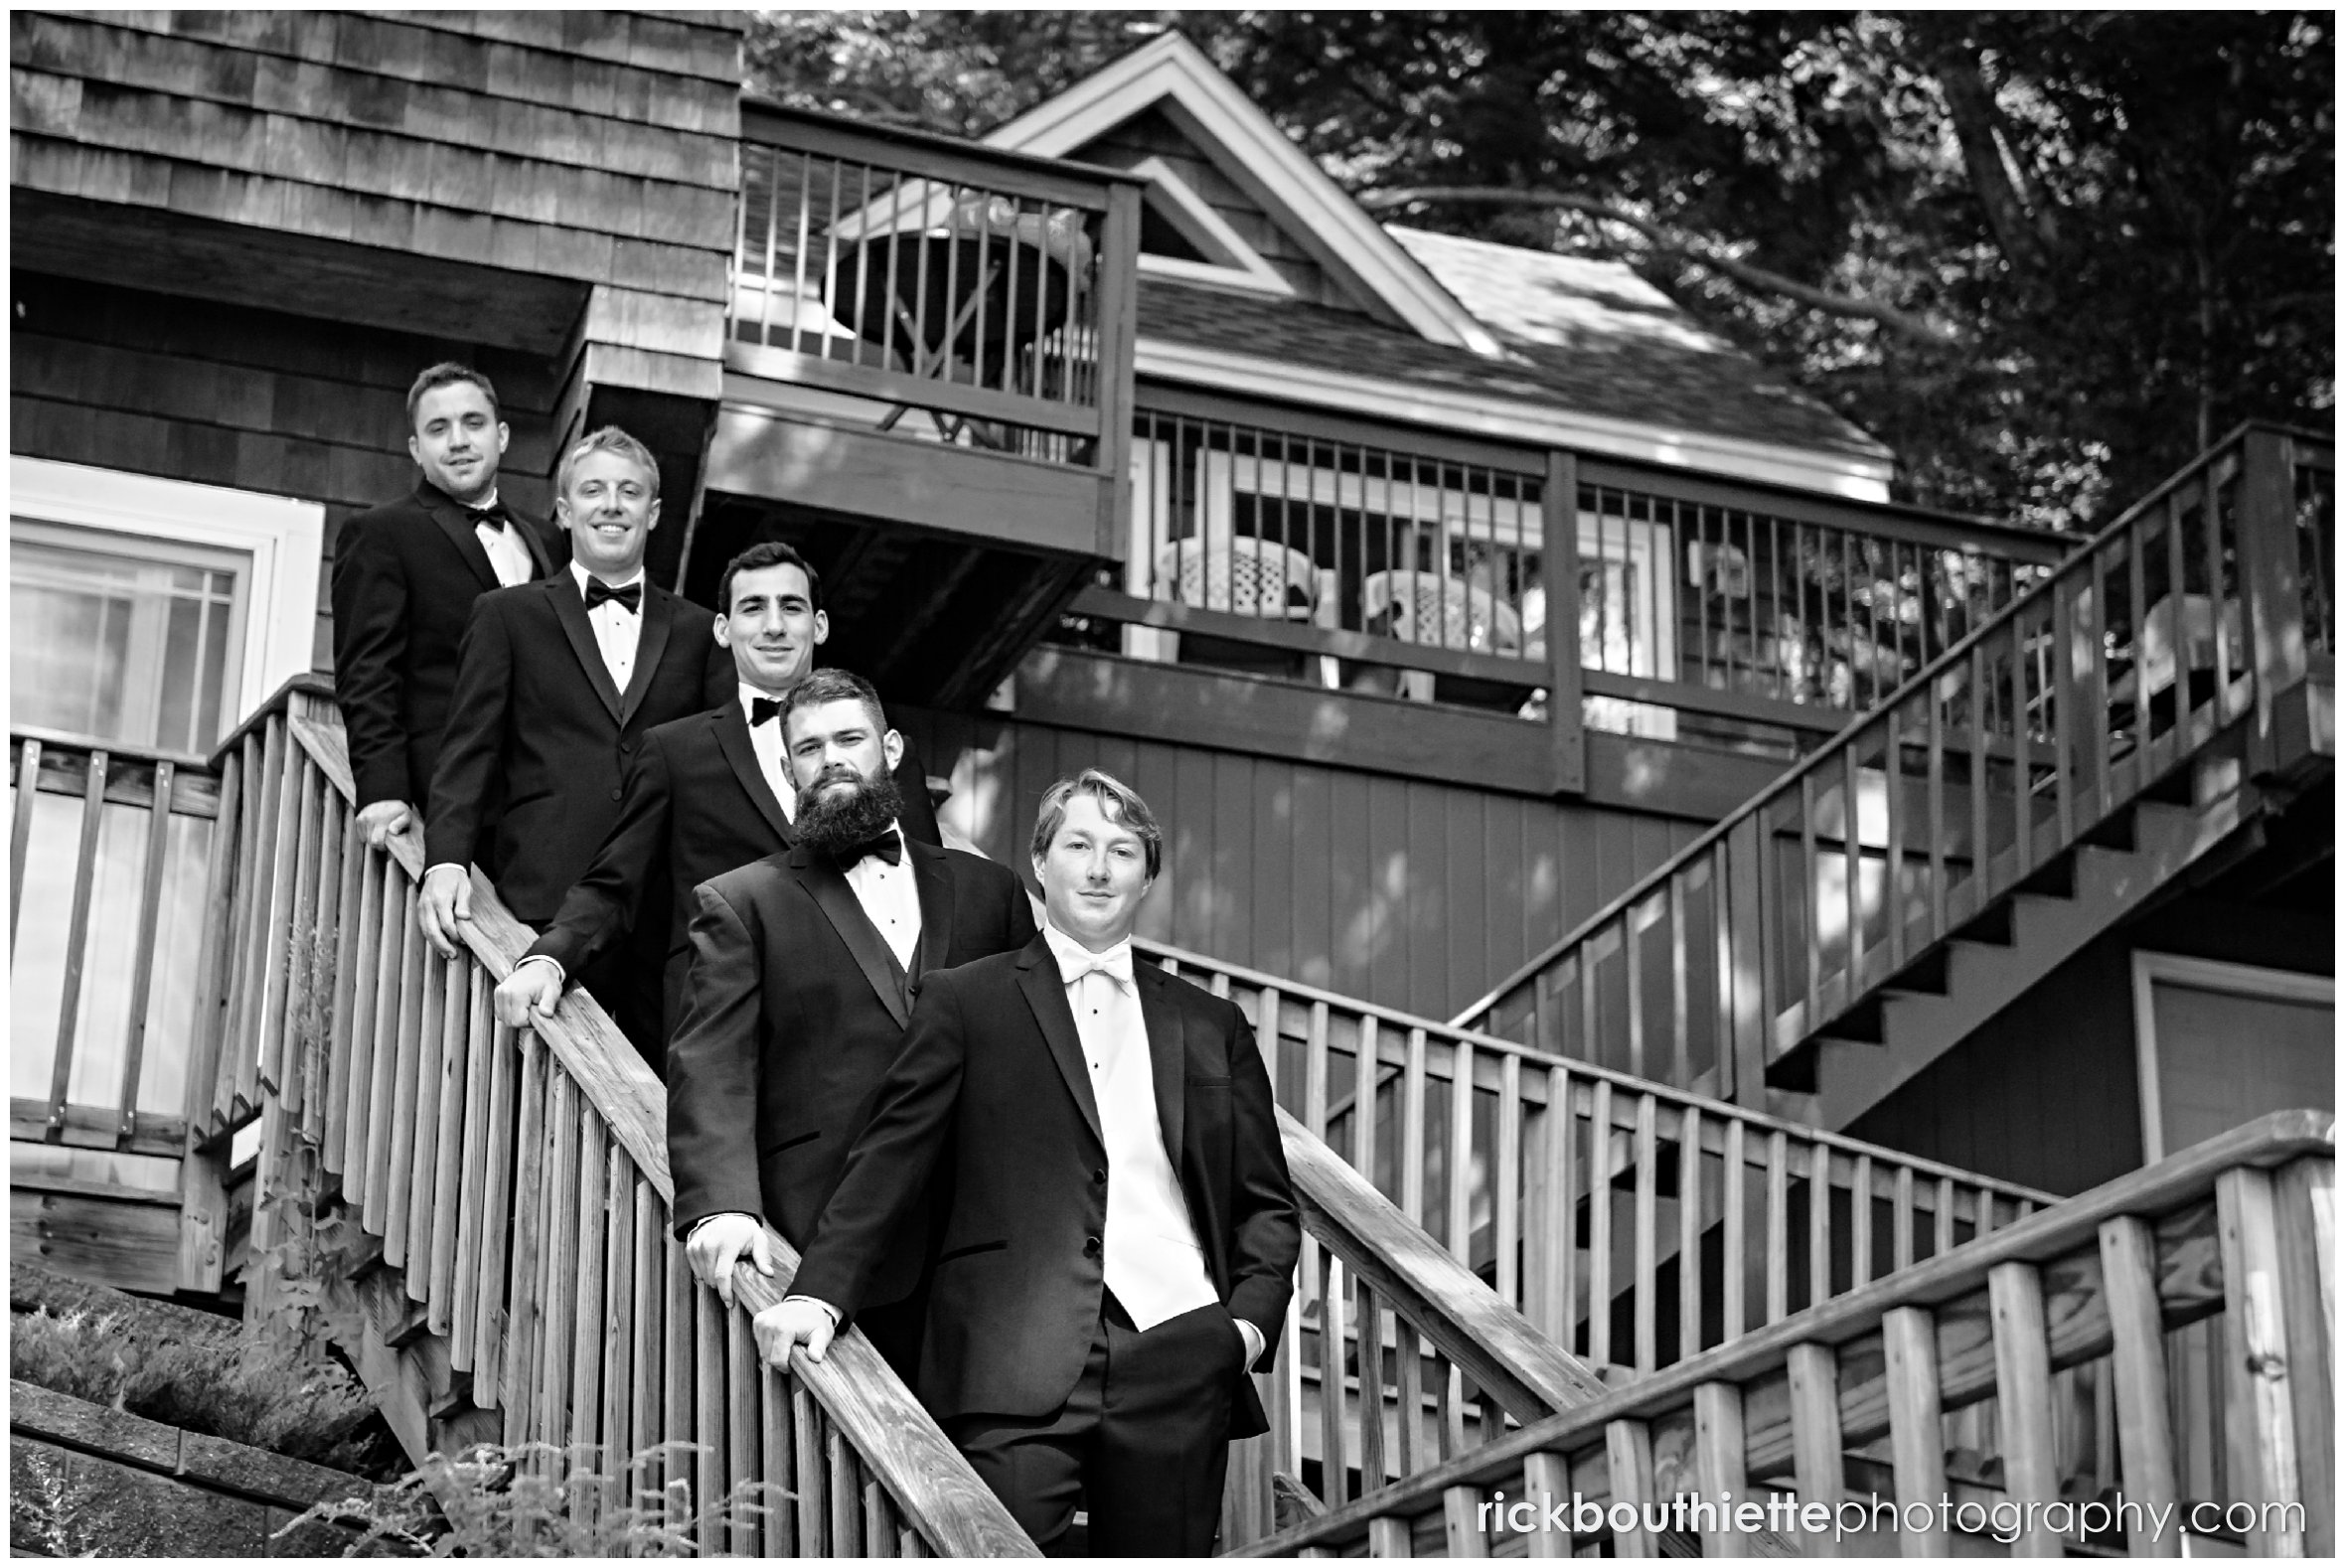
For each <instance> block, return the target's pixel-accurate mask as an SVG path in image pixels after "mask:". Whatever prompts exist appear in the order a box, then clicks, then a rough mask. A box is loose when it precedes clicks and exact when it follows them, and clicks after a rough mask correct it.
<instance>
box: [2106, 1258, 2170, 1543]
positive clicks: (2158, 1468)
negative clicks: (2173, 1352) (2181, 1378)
mask: <svg viewBox="0 0 2345 1568" xmlns="http://www.w3.org/2000/svg"><path fill="white" fill-rule="evenodd" d="M2101 1279H2102V1288H2103V1292H2104V1294H2105V1296H2106V1298H2107V1300H2108V1303H2109V1333H2110V1380H2111V1383H2112V1384H2113V1385H2114V1391H2115V1394H2116V1403H2117V1457H2118V1461H2119V1471H2120V1474H2122V1476H2123V1477H2124V1483H2125V1500H2126V1501H2127V1502H2138V1503H2140V1504H2141V1506H2142V1508H2143V1509H2144V1511H2145V1513H2147V1514H2148V1515H2151V1516H2156V1517H2165V1516H2167V1515H2168V1514H2170V1513H2171V1512H2172V1511H2173V1510H2174V1508H2175V1506H2176V1504H2177V1503H2178V1502H2179V1500H2180V1497H2181V1488H2180V1487H2179V1486H2178V1485H2177V1484H2176V1478H2175V1473H2174V1434H2173V1432H2172V1430H2171V1429H2170V1428H2169V1427H2168V1426H2167V1423H2168V1422H2169V1421H2170V1420H2172V1419H2173V1418H2172V1415H2171V1407H2170V1406H2169V1405H2168V1403H2167V1393H2166V1347H2165V1324H2164V1321H2163V1318H2162V1315H2161V1314H2160V1312H2159V1310H2158V1288H2157V1233H2156V1231H2154V1230H2153V1229H2151V1227H2150V1224H2149V1221H2147V1220H2145V1219H2137V1218H2134V1217H2133V1216H2131V1215H2119V1216H2117V1217H2116V1218H2113V1219H2108V1220H2104V1221H2103V1222H2102V1225H2101ZM2125 1544H2126V1546H2127V1548H2128V1549H2129V1550H2130V1552H2131V1555H2133V1556H2135V1557H2179V1556H2181V1555H2182V1526H2181V1523H2180V1521H2179V1520H2177V1521H2176V1522H2175V1524H2174V1525H2173V1526H2172V1527H2170V1528H2168V1529H2166V1530H2164V1531H2162V1532H2160V1533H2158V1534H2156V1535H2154V1536H2153V1535H2149V1534H2147V1533H2146V1532H2143V1533H2140V1534H2136V1535H2129V1536H2128V1539H2127V1540H2126V1543H2125Z"/></svg>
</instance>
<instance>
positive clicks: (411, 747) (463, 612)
mask: <svg viewBox="0 0 2345 1568" xmlns="http://www.w3.org/2000/svg"><path fill="white" fill-rule="evenodd" d="M407 430H408V434H407V455H409V456H410V457H412V458H414V460H415V466H416V468H418V469H420V470H421V475H420V477H418V478H417V479H416V481H415V489H414V492H413V493H412V494H410V495H406V496H402V497H401V498H399V499H398V500H396V501H392V502H389V503H387V504H386V505H383V506H379V507H376V508H373V509H372V510H370V511H366V512H361V513H360V514H358V516H356V517H354V518H352V519H350V521H348V522H347V523H345V524H343V525H342V532H341V533H340V534H339V535H338V536H336V538H335V542H334V572H333V585H332V597H333V604H334V698H335V701H336V702H337V703H338V704H340V705H341V707H342V729H343V734H344V735H345V737H346V738H347V740H348V742H349V746H350V771H351V779H352V782H353V783H354V784H355V785H356V786H357V788H358V805H359V827H360V830H361V831H362V832H364V833H365V834H366V836H367V842H368V843H369V844H372V845H376V846H378V847H380V846H381V845H383V844H384V843H386V842H387V841H388V840H390V839H391V837H393V836H394V835H397V834H400V833H403V832H405V831H406V829H407V826H408V824H409V823H410V822H412V823H414V824H416V825H418V826H420V824H421V822H422V809H421V808H422V807H423V804H424V801H425V798H426V795H427V793H428V792H429V790H430V787H431V773H432V767H433V764H434V763H435V762H436V760H437V759H438V756H439V742H440V729H441V726H442V725H443V724H445V723H446V722H447V717H448V697H449V694H450V692H452V691H453V690H454V688H455V684H456V649H457V645H458V644H459V643H460V642H461V640H462V639H463V636H464V623H465V621H466V619H467V618H468V617H469V616H470V614H471V613H472V601H473V600H474V599H475V598H477V597H479V596H480V595H481V594H483V593H486V592H489V591H491V590H493V589H496V588H499V587H507V588H510V587H514V586H516V585H518V584H520V583H524V582H530V581H533V580H535V579H537V578H540V577H543V576H545V575H546V574H547V572H548V571H550V570H551V569H552V559H551V555H550V554H549V552H548V550H547V544H546V541H545V540H544V539H543V538H542V537H541V533H540V530H539V528H538V526H537V524H535V523H533V522H531V521H530V520H529V519H527V518H525V517H523V516H522V515H521V514H520V513H518V512H516V511H515V510H514V509H513V508H512V507H511V506H509V505H508V504H506V502H505V501H504V499H503V498H502V497H501V496H499V495H498V493H497V468H498V464H499V463H500V461H501V460H502V459H503V458H504V455H505V447H506V444H507V442H508V441H509V440H510V439H511V432H510V431H508V430H507V428H506V426H505V421H504V420H503V419H502V418H500V417H499V415H498V409H497V389H496V388H495V387H493V386H491V385H490V384H489V379H488V378H487V377H486V376H483V375H482V374H481V373H480V372H478V371H476V370H474V369H472V368H471V367H470V366H466V365H457V364H454V363H446V364H440V365H434V366H432V367H430V368H429V369H428V370H426V371H424V372H423V373H422V374H421V375H419V376H417V377H416V378H415V385H414V386H413V387H411V388H409V389H408V390H407Z"/></svg>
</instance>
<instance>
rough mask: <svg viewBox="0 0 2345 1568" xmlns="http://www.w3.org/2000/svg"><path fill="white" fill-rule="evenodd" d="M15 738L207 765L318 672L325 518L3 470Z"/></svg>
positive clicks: (215, 489)
mask: <svg viewBox="0 0 2345 1568" xmlns="http://www.w3.org/2000/svg"><path fill="white" fill-rule="evenodd" d="M8 532H9V552H10V559H9V615H10V623H9V625H10V629H9V658H10V667H11V673H10V681H9V712H10V722H11V723H13V724H18V725H32V726H36V727H40V728H46V729H57V730H64V731H68V732H71V733H74V734H78V735H85V736H88V737H89V738H91V739H96V740H113V741H120V742H124V743H128V744H134V745H144V746H154V747H157V748H159V749H162V750H166V751H179V752H194V753H199V754H200V753H202V752H205V751H209V750H210V749H211V747H212V745H213V743H214V742H215V741H216V740H218V738H219V737H220V735H221V734H222V732H224V731H225V730H227V729H229V728H231V727H233V726H234V723H235V721H236V720H237V719H238V718H240V717H241V716H242V715H243V714H244V713H246V712H249V711H250V710H251V709H252V708H253V707H254V706H257V705H258V704H259V703H260V701H261V699H263V698H265V697H266V696H267V695H268V694H269V693H270V692H271V691H273V690H274V689H275V688H276V687H277V686H278V685H280V684H281V683H283V682H284V681H285V680H286V679H287V678H288V677H291V676H294V675H298V674H300V673H301V672H303V671H305V670H307V669H309V668H310V662H311V653H312V649H313V647H314V645H315V640H316V635H317V614H318V564H319V556H320V553H321V552H322V550H323V548H324V538H325V508H324V507H322V506H319V505H318V504H316V503H315V502H308V501H294V500H289V499H287V498H285V497H282V496H265V495H256V494H253V493H251V492H248V491H241V490H229V489H224V488H222V487H220V486H217V485H198V484H190V483H187V482H186V481H183V480H175V479H157V478H154V477H151V476H149V475H145V474H125V473H119V472H116V471H114V470H111V469H104V468H91V467H87V466H84V465H81V464H78V463H56V462H49V461H47V460H45V459H41V458H31V457H12V458H10V459H9V530H8Z"/></svg>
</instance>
